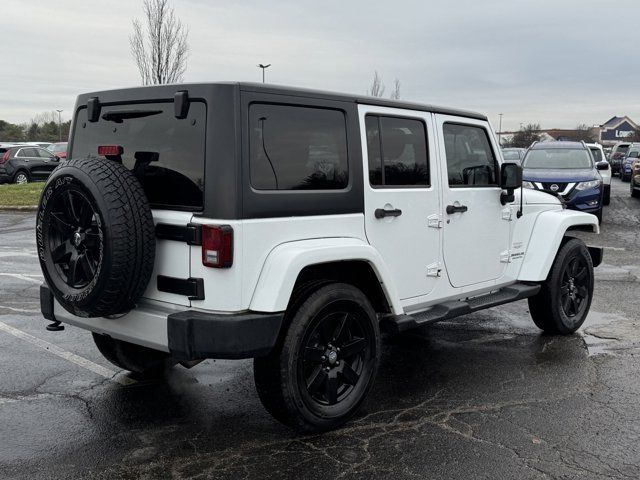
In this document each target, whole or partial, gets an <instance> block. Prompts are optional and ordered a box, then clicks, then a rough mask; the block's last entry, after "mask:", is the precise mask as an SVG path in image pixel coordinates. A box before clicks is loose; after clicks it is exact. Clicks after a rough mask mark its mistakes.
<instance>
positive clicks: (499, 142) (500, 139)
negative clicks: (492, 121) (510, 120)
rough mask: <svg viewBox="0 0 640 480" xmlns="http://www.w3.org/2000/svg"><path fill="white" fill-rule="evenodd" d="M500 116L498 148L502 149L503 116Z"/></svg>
mask: <svg viewBox="0 0 640 480" xmlns="http://www.w3.org/2000/svg"><path fill="white" fill-rule="evenodd" d="M498 115H499V116H500V126H499V127H498V146H499V147H500V148H502V114H501V113H499V114H498Z"/></svg>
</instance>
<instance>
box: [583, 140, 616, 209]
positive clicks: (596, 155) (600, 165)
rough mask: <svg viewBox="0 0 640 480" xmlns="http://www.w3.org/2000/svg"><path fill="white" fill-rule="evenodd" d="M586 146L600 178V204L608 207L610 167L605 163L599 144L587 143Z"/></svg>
mask: <svg viewBox="0 0 640 480" xmlns="http://www.w3.org/2000/svg"><path fill="white" fill-rule="evenodd" d="M586 145H587V147H589V150H591V155H592V156H593V161H594V162H595V164H596V168H597V169H598V172H599V173H600V176H601V177H602V186H603V187H604V193H603V196H602V204H603V205H609V203H610V202H611V165H610V164H609V162H608V161H607V157H606V156H605V154H604V150H603V149H602V145H600V144H599V143H587V144H586Z"/></svg>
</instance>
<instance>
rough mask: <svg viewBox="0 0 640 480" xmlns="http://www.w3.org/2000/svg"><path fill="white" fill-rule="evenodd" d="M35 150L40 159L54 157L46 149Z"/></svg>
mask: <svg viewBox="0 0 640 480" xmlns="http://www.w3.org/2000/svg"><path fill="white" fill-rule="evenodd" d="M35 150H36V153H37V154H38V156H39V157H40V158H51V156H52V153H51V152H50V151H49V150H45V149H44V148H36V149H35Z"/></svg>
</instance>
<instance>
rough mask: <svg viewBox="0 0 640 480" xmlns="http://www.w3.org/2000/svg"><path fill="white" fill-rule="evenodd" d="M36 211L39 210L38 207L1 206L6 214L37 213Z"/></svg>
mask: <svg viewBox="0 0 640 480" xmlns="http://www.w3.org/2000/svg"><path fill="white" fill-rule="evenodd" d="M36 210H38V206H37V205H25V206H17V205H16V206H14V205H0V211H5V212H35V211H36Z"/></svg>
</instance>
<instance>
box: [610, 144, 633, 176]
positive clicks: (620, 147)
mask: <svg viewBox="0 0 640 480" xmlns="http://www.w3.org/2000/svg"><path fill="white" fill-rule="evenodd" d="M629 145H631V143H630V142H618V143H616V144H615V145H614V146H613V148H612V149H611V154H610V155H609V163H610V164H611V173H613V174H616V173H618V174H619V173H620V167H621V165H622V161H623V160H624V158H625V157H626V156H627V151H628V150H629Z"/></svg>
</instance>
